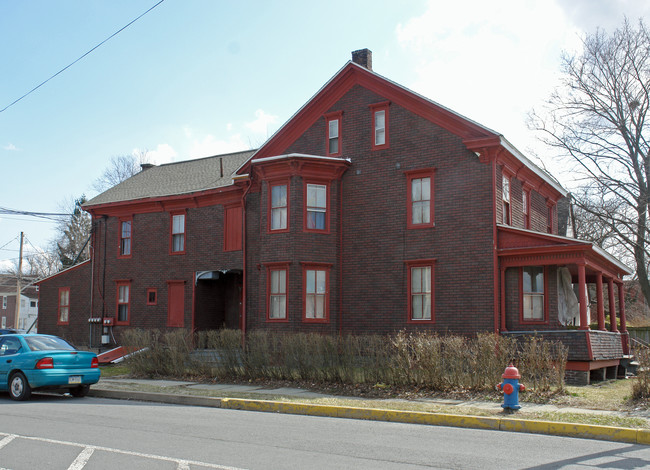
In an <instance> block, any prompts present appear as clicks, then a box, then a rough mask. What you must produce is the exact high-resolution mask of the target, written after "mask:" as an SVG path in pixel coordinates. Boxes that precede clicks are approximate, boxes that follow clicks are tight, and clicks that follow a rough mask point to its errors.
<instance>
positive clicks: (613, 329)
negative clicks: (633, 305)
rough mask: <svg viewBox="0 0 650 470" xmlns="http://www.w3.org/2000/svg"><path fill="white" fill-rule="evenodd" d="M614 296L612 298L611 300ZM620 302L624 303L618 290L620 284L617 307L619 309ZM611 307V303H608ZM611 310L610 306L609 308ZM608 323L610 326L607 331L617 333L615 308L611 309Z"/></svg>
mask: <svg viewBox="0 0 650 470" xmlns="http://www.w3.org/2000/svg"><path fill="white" fill-rule="evenodd" d="M613 297H614V296H612V298H613ZM621 301H623V302H624V300H623V296H622V295H621V289H620V284H619V289H618V305H619V309H620V305H621ZM610 305H611V302H610ZM610 308H611V306H610ZM609 321H610V322H612V324H611V325H610V326H609V331H611V332H612V333H618V325H617V324H616V308H612V311H611V312H610V315H609Z"/></svg>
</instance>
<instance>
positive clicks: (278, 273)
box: [266, 263, 289, 321]
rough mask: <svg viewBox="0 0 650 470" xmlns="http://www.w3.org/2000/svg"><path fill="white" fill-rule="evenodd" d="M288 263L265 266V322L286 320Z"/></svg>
mask: <svg viewBox="0 0 650 470" xmlns="http://www.w3.org/2000/svg"><path fill="white" fill-rule="evenodd" d="M288 272H289V265H288V263H281V264H272V265H267V266H266V273H267V309H266V311H267V320H269V321H286V320H287V291H288V288H287V286H288V278H287V277H288Z"/></svg>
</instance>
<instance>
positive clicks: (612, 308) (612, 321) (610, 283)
mask: <svg viewBox="0 0 650 470" xmlns="http://www.w3.org/2000/svg"><path fill="white" fill-rule="evenodd" d="M607 294H608V297H609V331H616V330H615V329H614V328H616V299H614V279H611V278H609V279H607Z"/></svg>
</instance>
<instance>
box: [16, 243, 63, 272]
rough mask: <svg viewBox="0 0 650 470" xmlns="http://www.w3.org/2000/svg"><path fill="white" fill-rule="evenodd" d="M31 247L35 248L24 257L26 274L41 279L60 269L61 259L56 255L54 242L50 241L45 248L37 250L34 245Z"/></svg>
mask: <svg viewBox="0 0 650 470" xmlns="http://www.w3.org/2000/svg"><path fill="white" fill-rule="evenodd" d="M32 249H34V250H37V251H36V252H34V253H32V254H31V255H29V256H27V257H26V258H25V263H24V264H23V266H25V265H26V267H27V274H28V275H30V276H35V277H37V278H39V279H42V278H44V277H47V276H51V275H53V274H56V273H57V272H58V271H60V270H61V267H62V265H61V260H60V259H59V257H58V256H57V245H56V243H50V246H49V247H48V248H47V250H39V249H37V248H36V247H32Z"/></svg>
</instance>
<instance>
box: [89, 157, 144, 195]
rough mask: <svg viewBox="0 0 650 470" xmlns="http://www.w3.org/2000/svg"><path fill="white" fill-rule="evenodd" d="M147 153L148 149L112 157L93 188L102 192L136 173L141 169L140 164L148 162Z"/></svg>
mask: <svg viewBox="0 0 650 470" xmlns="http://www.w3.org/2000/svg"><path fill="white" fill-rule="evenodd" d="M147 153H149V152H148V150H141V151H140V152H139V153H138V154H132V155H119V156H115V157H112V158H111V162H110V164H109V165H108V167H106V169H105V170H104V172H103V173H102V175H101V176H100V177H99V178H97V179H96V180H95V181H94V182H93V184H92V188H93V189H94V190H95V191H97V192H98V193H102V192H104V191H106V190H107V189H109V188H112V187H113V186H115V185H116V184H119V183H121V182H122V181H124V180H126V179H128V178H130V177H131V176H133V175H135V174H136V173H138V172H139V171H140V165H141V164H142V163H146V162H147Z"/></svg>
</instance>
